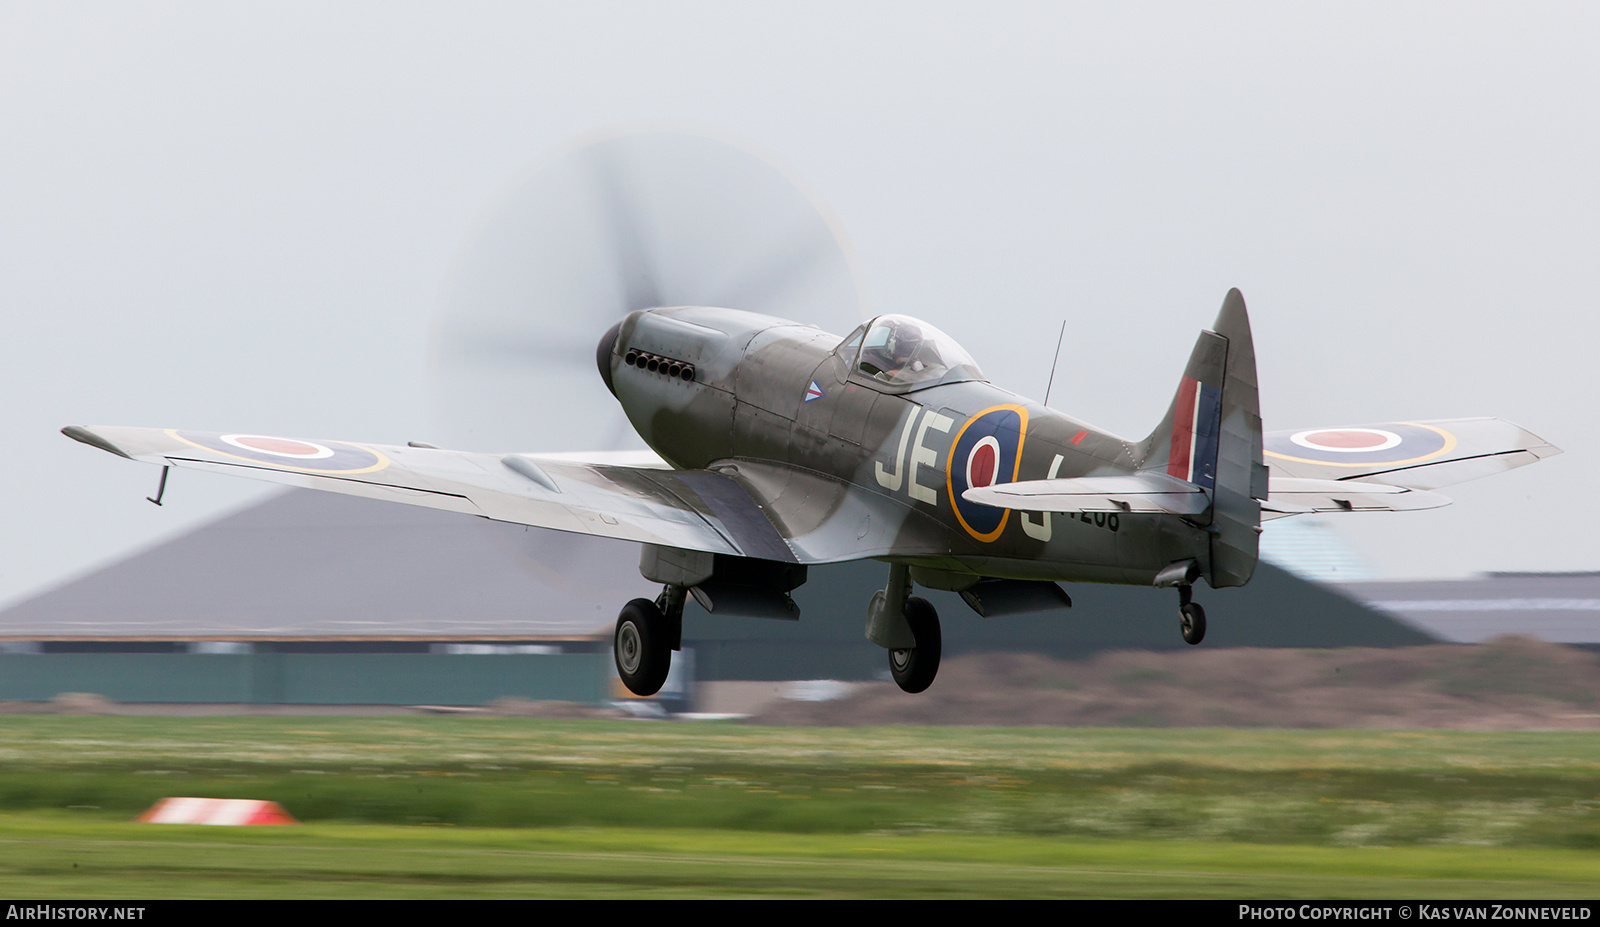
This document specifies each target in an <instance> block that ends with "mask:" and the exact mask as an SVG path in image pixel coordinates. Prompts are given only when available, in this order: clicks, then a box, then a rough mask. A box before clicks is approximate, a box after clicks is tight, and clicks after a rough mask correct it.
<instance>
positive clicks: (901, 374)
mask: <svg viewBox="0 0 1600 927" xmlns="http://www.w3.org/2000/svg"><path fill="white" fill-rule="evenodd" d="M936 366H938V367H942V366H943V364H942V363H941V362H940V359H939V352H938V350H937V349H936V348H934V346H933V345H931V344H928V343H926V342H924V341H923V338H922V329H921V328H920V327H919V326H918V325H917V323H916V322H913V321H911V320H910V319H897V320H890V319H884V320H881V321H880V322H879V323H878V324H877V325H875V326H873V330H872V331H871V332H869V333H868V334H867V338H866V343H865V344H864V345H863V346H862V349H861V369H862V370H863V371H865V372H866V373H869V374H872V375H874V376H878V377H882V378H883V379H887V380H897V379H898V380H906V381H911V380H918V379H921V378H922V375H923V374H924V372H926V371H928V370H929V369H930V368H932V367H936Z"/></svg>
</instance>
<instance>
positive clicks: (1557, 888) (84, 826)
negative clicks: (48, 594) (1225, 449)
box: [0, 716, 1600, 898]
mask: <svg viewBox="0 0 1600 927" xmlns="http://www.w3.org/2000/svg"><path fill="white" fill-rule="evenodd" d="M171 795H202V796H208V797H241V798H269V799H274V800H277V801H279V802H282V803H283V804H284V806H285V807H287V808H288V809H289V811H290V812H291V813H293V814H294V815H295V816H296V817H298V818H299V819H300V820H302V821H304V822H306V824H305V826H302V827H294V828H199V827H174V826H157V825H139V824H131V823H127V822H128V821H129V819H131V818H132V817H133V816H134V815H136V814H137V813H138V812H140V811H142V810H144V809H145V808H147V807H148V806H149V805H150V804H152V803H153V802H154V801H155V800H156V799H158V798H161V797H164V796H171ZM0 890H3V891H6V892H7V893H9V894H11V895H13V896H35V897H42V896H50V897H72V898H85V897H111V896H121V897H145V898H152V897H174V896H176V897H218V896H224V897H225V896H287V897H357V896H364V897H366V896H371V897H402V896H405V897H496V896H514V895H527V896H562V897H580V896H596V895H598V896H720V895H728V896H767V895H784V896H809V897H841V896H862V895H865V896H877V897H889V896H894V897H929V896H949V897H965V896H987V897H1003V896H1051V897H1055V896H1116V897H1134V896H1137V897H1211V896H1216V897H1251V896H1256V897H1260V896H1268V897H1297V896H1298V897H1399V896H1408V897H1410V896H1433V897H1465V896H1480V897H1481V896H1492V897H1497V898H1511V897H1530V896H1532V897H1558V896H1565V897H1576V896H1593V895H1595V894H1596V892H1597V890H1600V736H1597V735H1595V734H1592V733H1581V732H1579V733H1515V734H1508V733H1471V732H1420V733H1419V732H1380V731H1243V730H1194V729H1183V730H1159V731H1149V730H1145V731H1140V730H1126V729H1116V730H1102V729H1060V728H1029V729H1015V728H1013V729H998V728H850V729H825V728H761V727H749V726H742V725H732V724H720V723H689V724H685V723H672V724H668V723H649V722H600V721H583V722H579V721H535V720H524V719H506V718H458V717H412V716H403V717H382V718H356V717H274V718H243V717H241V718H216V717H205V718H157V717H63V716H10V717H3V718H0Z"/></svg>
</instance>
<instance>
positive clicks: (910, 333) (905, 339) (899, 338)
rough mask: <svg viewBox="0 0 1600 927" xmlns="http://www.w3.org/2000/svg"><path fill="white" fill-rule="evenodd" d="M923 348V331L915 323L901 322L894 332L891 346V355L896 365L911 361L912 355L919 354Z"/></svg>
mask: <svg viewBox="0 0 1600 927" xmlns="http://www.w3.org/2000/svg"><path fill="white" fill-rule="evenodd" d="M920 347H922V329H920V328H918V327H917V325H916V323H915V322H901V323H900V324H899V325H898V326H896V327H895V330H894V340H893V341H892V342H891V344H890V346H889V354H890V356H891V357H893V358H894V362H895V363H896V364H904V363H906V362H907V361H909V360H911V355H913V354H915V353H917V349H918V348H920Z"/></svg>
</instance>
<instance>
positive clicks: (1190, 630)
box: [1178, 602, 1206, 646]
mask: <svg viewBox="0 0 1600 927" xmlns="http://www.w3.org/2000/svg"><path fill="white" fill-rule="evenodd" d="M1178 630H1179V631H1182V632H1183V641H1184V643H1186V644H1189V645H1190V646H1193V645H1195V644H1198V643H1200V642H1201V641H1203V640H1205V639H1206V610H1205V609H1203V608H1201V607H1200V603H1198V602H1190V603H1189V604H1188V605H1185V606H1183V607H1182V608H1180V609H1178Z"/></svg>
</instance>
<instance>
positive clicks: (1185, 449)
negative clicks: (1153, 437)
mask: <svg viewBox="0 0 1600 927" xmlns="http://www.w3.org/2000/svg"><path fill="white" fill-rule="evenodd" d="M1199 388H1200V381H1198V380H1194V379H1191V378H1189V377H1184V378H1183V382H1182V383H1180V384H1179V385H1178V407H1177V410H1176V411H1175V412H1174V414H1173V416H1172V451H1171V452H1170V453H1169V454H1168V456H1167V475H1168V476H1175V477H1177V478H1178V479H1180V480H1186V479H1188V478H1189V453H1190V450H1191V448H1192V447H1193V445H1194V400H1195V393H1196V392H1197V391H1198V390H1199Z"/></svg>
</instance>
